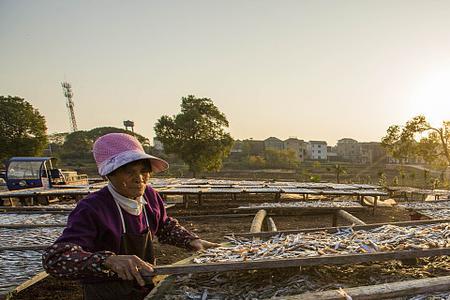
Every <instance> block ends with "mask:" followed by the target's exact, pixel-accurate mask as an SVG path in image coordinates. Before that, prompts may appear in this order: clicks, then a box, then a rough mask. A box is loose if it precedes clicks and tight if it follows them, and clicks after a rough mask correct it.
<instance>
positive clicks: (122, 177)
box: [108, 160, 151, 199]
mask: <svg viewBox="0 0 450 300" xmlns="http://www.w3.org/2000/svg"><path fill="white" fill-rule="evenodd" d="M150 173H151V167H150V163H149V161H148V160H138V161H135V162H132V163H129V164H126V165H125V166H122V167H120V168H119V169H117V170H115V171H114V172H113V173H112V174H111V175H109V176H108V178H109V180H110V181H111V183H112V184H113V185H114V188H115V189H116V191H117V192H118V193H119V194H121V195H122V196H125V197H128V198H132V199H135V198H137V197H140V196H142V195H143V194H144V191H145V188H146V186H147V181H148V180H149V178H150Z"/></svg>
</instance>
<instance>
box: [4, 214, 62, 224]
mask: <svg viewBox="0 0 450 300" xmlns="http://www.w3.org/2000/svg"><path fill="white" fill-rule="evenodd" d="M67 216H68V215H67V214H46V213H42V214H14V213H12V214H2V213H0V225H6V224H26V225H30V224H33V225H46V224H66V223H67Z"/></svg>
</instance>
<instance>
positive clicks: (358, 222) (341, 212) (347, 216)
mask: <svg viewBox="0 0 450 300" xmlns="http://www.w3.org/2000/svg"><path fill="white" fill-rule="evenodd" d="M336 214H337V215H338V216H339V217H341V218H342V219H344V220H347V221H349V222H350V223H352V224H355V225H367V224H366V223H365V222H363V221H361V220H360V219H358V218H357V217H355V216H354V215H352V214H350V213H348V212H346V211H345V210H342V209H340V210H338V211H337V212H336Z"/></svg>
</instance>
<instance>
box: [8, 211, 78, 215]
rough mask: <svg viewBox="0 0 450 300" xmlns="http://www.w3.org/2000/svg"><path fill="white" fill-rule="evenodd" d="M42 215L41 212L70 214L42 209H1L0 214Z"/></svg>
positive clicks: (68, 212)
mask: <svg viewBox="0 0 450 300" xmlns="http://www.w3.org/2000/svg"><path fill="white" fill-rule="evenodd" d="M5 214H6V215H14V214H17V215H43V214H50V215H68V214H70V211H65V210H60V211H50V210H49V211H42V210H27V211H20V210H17V211H13V210H11V211H1V210H0V215H5Z"/></svg>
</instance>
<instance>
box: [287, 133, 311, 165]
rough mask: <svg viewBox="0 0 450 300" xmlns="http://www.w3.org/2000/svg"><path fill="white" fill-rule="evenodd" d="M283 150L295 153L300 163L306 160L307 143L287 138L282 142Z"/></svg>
mask: <svg viewBox="0 0 450 300" xmlns="http://www.w3.org/2000/svg"><path fill="white" fill-rule="evenodd" d="M283 145H284V149H285V150H292V151H294V152H295V154H296V156H297V158H298V159H299V161H300V162H302V161H304V160H305V159H306V153H307V151H308V143H307V142H305V141H304V140H299V139H298V138H288V139H287V140H285V141H284V142H283Z"/></svg>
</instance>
